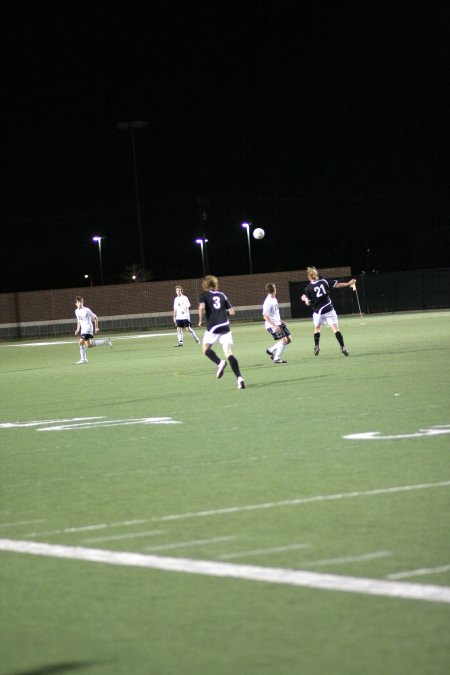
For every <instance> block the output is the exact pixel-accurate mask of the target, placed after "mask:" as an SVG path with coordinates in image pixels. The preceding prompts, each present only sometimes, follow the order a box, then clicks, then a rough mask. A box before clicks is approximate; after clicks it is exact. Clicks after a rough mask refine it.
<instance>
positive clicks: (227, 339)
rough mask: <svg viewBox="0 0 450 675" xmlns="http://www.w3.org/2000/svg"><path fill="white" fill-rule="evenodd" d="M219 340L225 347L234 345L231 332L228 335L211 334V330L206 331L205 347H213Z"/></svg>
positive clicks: (204, 337)
mask: <svg viewBox="0 0 450 675" xmlns="http://www.w3.org/2000/svg"><path fill="white" fill-rule="evenodd" d="M217 340H218V341H219V342H220V344H221V345H222V346H223V347H225V346H226V345H232V344H233V337H232V335H231V330H229V331H227V332H226V333H211V331H209V330H207V331H205V334H204V336H203V344H204V345H213V344H214V343H215V342H217Z"/></svg>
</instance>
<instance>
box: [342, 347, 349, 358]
mask: <svg viewBox="0 0 450 675" xmlns="http://www.w3.org/2000/svg"><path fill="white" fill-rule="evenodd" d="M341 352H342V353H343V355H344V356H349V353H348V349H347V347H342V349H341Z"/></svg>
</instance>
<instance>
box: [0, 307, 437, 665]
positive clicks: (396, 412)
mask: <svg viewBox="0 0 450 675" xmlns="http://www.w3.org/2000/svg"><path fill="white" fill-rule="evenodd" d="M449 317H450V313H449V312H436V313H431V312H430V313H423V314H420V313H411V314H397V315H389V316H387V315H383V316H369V317H364V318H363V319H362V320H361V319H360V318H359V317H344V318H342V319H341V330H342V332H343V334H344V337H345V340H346V344H347V347H348V349H349V351H350V357H348V358H346V357H344V356H343V355H342V354H341V353H340V351H339V347H338V344H337V341H336V340H335V338H334V337H333V335H332V333H331V331H329V330H328V329H326V330H325V329H323V330H322V340H321V352H320V355H319V356H318V357H314V356H313V354H312V350H313V340H312V327H311V323H310V322H305V321H291V322H289V327H290V329H291V332H292V335H293V343H292V345H290V346H289V347H288V348H287V350H286V351H285V354H284V358H286V360H287V361H288V362H289V363H288V364H286V365H280V366H275V365H274V364H273V363H272V362H271V361H270V359H269V358H268V356H267V355H266V354H265V348H266V347H267V346H270V344H271V342H270V337H269V336H268V335H267V334H266V333H265V331H264V329H263V328H262V324H239V323H237V322H235V323H234V324H233V336H234V341H235V347H234V352H235V354H236V356H237V358H238V359H239V362H240V365H241V369H242V374H243V376H244V378H245V380H246V385H247V388H246V389H245V390H243V391H238V390H237V388H236V381H235V378H234V376H233V374H232V372H231V368H230V367H228V368H227V369H226V372H225V374H224V376H223V378H222V379H221V380H220V381H218V380H217V379H216V378H215V369H214V367H213V365H212V364H211V362H210V361H209V360H207V359H206V358H204V357H203V356H202V355H201V347H200V346H199V345H195V344H194V342H193V341H192V339H190V338H189V336H186V337H185V346H184V347H183V349H173V345H175V344H176V341H175V335H174V333H172V334H171V335H168V334H166V333H164V332H159V333H154V334H148V335H146V336H145V337H137V336H136V335H134V336H133V335H117V336H116V337H115V339H114V340H113V342H114V348H113V349H112V350H110V349H108V348H106V347H98V348H96V349H91V350H89V353H88V357H89V363H88V364H86V365H82V366H77V365H75V362H76V361H77V360H78V347H77V342H76V340H73V339H68V340H67V342H65V343H63V344H59V343H58V342H57V341H49V344H42V345H41V344H40V343H39V341H34V342H33V343H16V344H3V345H0V374H1V380H0V387H1V392H2V412H1V418H0V424H3V425H5V424H8V423H10V424H11V423H16V424H22V425H23V424H25V423H30V422H34V423H35V424H34V425H32V426H8V427H5V426H3V428H1V427H0V437H1V448H2V450H1V460H0V461H1V467H0V468H1V512H0V516H1V517H0V537H2V538H3V539H12V540H21V541H33V542H34V541H36V542H47V543H49V544H63V545H66V546H71V547H76V546H82V547H86V548H95V549H99V548H100V549H105V550H111V551H129V552H137V553H144V554H153V555H158V556H159V555H161V556H171V557H182V558H189V559H191V560H199V561H200V560H209V561H217V562H221V563H222V562H230V563H233V564H242V565H246V566H247V565H258V566H263V567H267V568H286V569H300V570H306V571H314V572H318V573H323V574H325V573H329V574H334V575H346V576H351V577H356V578H361V577H366V578H372V579H379V580H386V579H388V578H390V576H391V575H396V574H397V575H398V574H400V575H401V574H403V573H408V572H413V571H414V570H419V569H427V570H429V573H427V574H426V573H423V574H421V575H417V576H413V577H411V578H409V577H408V578H404V579H399V581H398V583H399V584H400V583H401V582H402V580H403V581H405V582H414V583H418V584H433V585H437V586H442V587H448V586H449V585H450V583H449V582H450V571H449V570H448V569H447V567H448V564H449V554H450V551H449V545H448V533H447V520H448V518H447V514H448V503H449V502H448V486H445V485H443V482H444V481H448V480H450V467H449V461H448V447H449V436H448V435H447V434H445V433H442V434H441V435H430V434H424V433H423V432H420V431H419V430H421V429H430V428H432V427H437V426H440V425H449V424H450V419H449V417H450V415H449V409H448V399H449V396H448V394H449V385H448V382H449V379H450V378H449V374H450V373H449V370H450V339H449V338H450V322H449ZM41 342H42V341H41ZM219 353H220V352H219ZM150 417H151V418H156V417H169V418H171V419H172V420H175V421H176V422H179V424H142V423H138V421H139V420H140V419H142V418H150ZM73 418H83V419H84V418H96V419H92V420H91V422H89V424H91V425H92V426H86V427H82V428H80V427H75V428H71V429H62V430H49V431H44V430H41V429H43V428H48V427H52V426H58V425H59V426H61V425H63V424H64V422H59V423H56V422H54V423H53V424H52V423H50V422H49V421H50V420H72V419H73ZM44 421H47V423H46V424H43V422H44ZM65 424H69V423H68V422H66V423H65ZM70 424H72V425H73V424H74V423H70ZM75 424H77V423H75ZM442 429H443V430H444V431H445V429H444V428H443V427H442ZM364 432H380V433H381V434H382V435H384V436H393V437H394V438H391V439H378V440H377V439H372V440H368V439H360V440H353V439H347V438H345V436H348V435H350V434H358V433H364ZM415 434H416V435H415ZM420 434H422V435H420ZM396 436H397V438H395V437H396ZM399 436H405V437H404V438H399ZM425 484H435V485H434V487H424V488H417V486H423V485H425ZM405 486H416V489H412V490H402V491H396V488H401V487H405ZM390 488H392V489H393V491H392V492H391V493H389V492H380V493H374V492H373V491H376V490H388V489H390ZM263 506H264V508H263ZM204 512H209V515H206V514H205V513H204ZM168 516H173V518H170V519H169V518H168ZM0 555H1V561H2V568H1V569H2V573H1V575H2V582H1V584H2V605H3V608H2V612H1V629H2V643H3V644H4V645H6V648H4V649H2V652H3V654H2V666H1V668H2V670H1V671H0V672H2V673H5V674H12V673H20V672H23V673H25V672H27V673H28V672H32V671H33V670H37V669H39V668H41V669H43V668H47V669H50V668H60V669H61V672H64V669H65V670H67V671H70V670H71V669H72V670H78V672H82V673H84V672H86V673H89V674H90V673H92V674H93V675H104V674H106V673H108V674H109V673H118V674H119V673H132V674H136V675H140V674H141V673H142V674H148V673H158V675H174V674H175V673H177V675H178V674H183V675H231V674H233V675H234V674H235V673H239V675H256V674H258V675H265V674H267V675H291V674H292V675H294V674H296V675H297V674H300V673H302V674H304V673H307V674H308V675H328V674H329V675H349V674H353V673H358V674H359V673H364V674H367V675H379V673H386V674H388V673H392V674H395V675H399V674H401V673H408V675H427V674H429V675H441V674H442V675H444V673H447V672H448V669H449V665H450V663H449V657H448V653H449V649H448V648H449V639H448V635H449V633H450V631H449V625H450V624H449V609H448V605H447V604H444V603H431V602H426V601H418V600H406V599H400V598H389V597H380V596H369V595H365V594H362V593H361V594H359V593H344V592H338V591H328V590H315V589H312V588H299V587H292V586H289V585H280V584H266V583H261V582H255V581H246V580H243V579H226V578H212V577H205V576H196V575H191V574H185V573H171V572H164V571H158V570H154V569H136V568H133V567H125V566H124V567H119V566H114V567H113V566H109V565H105V564H101V563H89V562H82V561H77V560H60V559H55V558H52V557H36V556H32V555H23V554H18V553H11V552H0ZM439 570H441V571H439Z"/></svg>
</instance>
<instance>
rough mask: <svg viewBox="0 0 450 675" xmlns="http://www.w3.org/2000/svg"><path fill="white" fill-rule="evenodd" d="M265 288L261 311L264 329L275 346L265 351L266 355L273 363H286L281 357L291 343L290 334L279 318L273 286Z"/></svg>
mask: <svg viewBox="0 0 450 675" xmlns="http://www.w3.org/2000/svg"><path fill="white" fill-rule="evenodd" d="M265 288H266V293H267V297H266V299H265V300H264V304H263V309H262V314H263V319H264V328H265V329H266V330H267V331H268V332H269V333H270V334H271V336H272V337H273V339H274V340H275V344H274V345H273V346H272V347H269V348H268V349H266V354H268V355H269V356H270V358H271V359H272V360H273V362H274V363H277V364H278V363H287V361H283V359H282V358H281V356H282V354H283V352H284V350H285V349H286V347H287V345H288V344H289V343H290V342H292V338H291V333H290V331H289V328H288V327H287V326H286V324H285V322H284V321H283V320H282V319H281V316H280V309H279V307H278V300H277V288H276V286H275V284H266V287H265Z"/></svg>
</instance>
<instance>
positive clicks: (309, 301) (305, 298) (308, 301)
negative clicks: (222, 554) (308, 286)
mask: <svg viewBox="0 0 450 675" xmlns="http://www.w3.org/2000/svg"><path fill="white" fill-rule="evenodd" d="M301 300H303V302H304V303H305V305H308V306H309V305H310V304H311V300H310V299H309V298H308V296H307V295H305V293H303V295H302V297H301Z"/></svg>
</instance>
